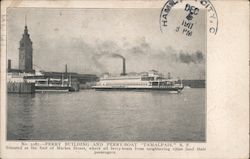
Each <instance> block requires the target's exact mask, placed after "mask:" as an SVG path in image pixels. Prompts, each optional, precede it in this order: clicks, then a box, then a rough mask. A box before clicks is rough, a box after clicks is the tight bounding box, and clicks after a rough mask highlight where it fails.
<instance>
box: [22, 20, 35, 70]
mask: <svg viewBox="0 0 250 159" xmlns="http://www.w3.org/2000/svg"><path fill="white" fill-rule="evenodd" d="M19 70H22V71H24V72H34V70H33V48H32V41H31V39H30V35H29V33H28V27H27V25H26V24H25V28H24V33H23V37H22V39H21V40H20V47H19Z"/></svg>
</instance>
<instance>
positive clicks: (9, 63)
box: [8, 60, 11, 70]
mask: <svg viewBox="0 0 250 159" xmlns="http://www.w3.org/2000/svg"><path fill="white" fill-rule="evenodd" d="M8 70H11V60H8Z"/></svg>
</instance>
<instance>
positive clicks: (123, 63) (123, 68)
mask: <svg viewBox="0 0 250 159" xmlns="http://www.w3.org/2000/svg"><path fill="white" fill-rule="evenodd" d="M121 75H122V76H125V75H126V59H125V58H122V73H121Z"/></svg>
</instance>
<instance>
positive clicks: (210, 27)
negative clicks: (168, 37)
mask: <svg viewBox="0 0 250 159" xmlns="http://www.w3.org/2000/svg"><path fill="white" fill-rule="evenodd" d="M177 9H178V10H181V11H182V14H185V15H184V17H183V18H180V16H177V15H175V13H173V12H174V11H173V10H177ZM202 11H203V12H205V14H203V15H204V16H203V17H202V18H203V19H204V21H206V27H207V32H208V33H209V34H213V35H216V33H217V31H218V17H217V13H216V10H215V8H214V6H213V4H212V3H211V2H210V1H209V0H193V1H186V0H168V1H167V2H166V3H165V4H164V6H163V8H162V10H161V14H160V20H159V23H160V30H161V32H162V33H164V32H166V31H167V30H169V29H171V28H169V24H170V23H171V22H172V21H173V20H174V19H176V18H179V20H181V21H179V22H178V23H177V24H175V26H174V28H172V29H173V30H174V31H175V32H180V33H181V34H183V35H186V36H192V34H193V28H194V26H195V25H197V21H198V20H201V18H200V17H199V19H196V18H197V16H198V15H199V14H201V12H202ZM170 15H171V18H170V19H169V16H170ZM173 17H174V18H173ZM171 27H173V26H171Z"/></svg>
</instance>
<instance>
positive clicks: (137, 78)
mask: <svg viewBox="0 0 250 159" xmlns="http://www.w3.org/2000/svg"><path fill="white" fill-rule="evenodd" d="M92 88H93V89H96V90H161V91H169V92H177V93H178V92H181V90H182V89H183V88H184V87H183V84H182V80H180V79H174V78H172V77H170V74H169V75H168V78H165V77H164V76H163V75H162V74H160V73H158V72H157V71H155V70H151V71H149V72H144V73H141V74H138V75H126V73H125V72H123V73H122V74H121V76H110V75H109V74H105V75H104V76H103V77H101V78H100V81H99V82H97V83H96V85H95V86H93V87H92Z"/></svg>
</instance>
